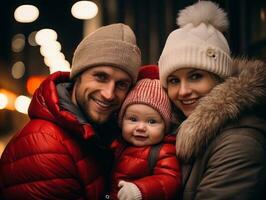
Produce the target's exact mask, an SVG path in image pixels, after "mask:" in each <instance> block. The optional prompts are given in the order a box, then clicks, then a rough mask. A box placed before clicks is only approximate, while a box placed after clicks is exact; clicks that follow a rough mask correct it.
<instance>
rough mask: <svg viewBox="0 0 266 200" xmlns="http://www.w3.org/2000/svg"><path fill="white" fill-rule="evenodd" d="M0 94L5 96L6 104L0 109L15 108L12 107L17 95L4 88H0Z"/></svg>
mask: <svg viewBox="0 0 266 200" xmlns="http://www.w3.org/2000/svg"><path fill="white" fill-rule="evenodd" d="M0 94H2V95H3V96H5V97H6V100H7V101H6V104H5V106H4V107H3V108H2V109H4V108H5V109H8V110H15V108H14V102H15V99H16V98H17V95H16V94H15V93H13V92H11V91H8V90H5V89H0Z"/></svg>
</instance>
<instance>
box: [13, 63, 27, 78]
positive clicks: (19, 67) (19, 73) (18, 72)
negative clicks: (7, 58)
mask: <svg viewBox="0 0 266 200" xmlns="http://www.w3.org/2000/svg"><path fill="white" fill-rule="evenodd" d="M11 74H12V76H13V78H15V79H20V78H22V77H23V76H24V74H25V65H24V63H23V62H21V61H18V62H16V63H15V64H14V65H13V66H12V69H11Z"/></svg>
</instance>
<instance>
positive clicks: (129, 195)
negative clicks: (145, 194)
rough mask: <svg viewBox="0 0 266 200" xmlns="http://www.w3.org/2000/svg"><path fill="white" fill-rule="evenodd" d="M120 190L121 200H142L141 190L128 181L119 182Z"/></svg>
mask: <svg viewBox="0 0 266 200" xmlns="http://www.w3.org/2000/svg"><path fill="white" fill-rule="evenodd" d="M118 187H120V190H119V192H118V194H117V197H118V199H119V200H141V199H142V197H141V193H140V190H139V188H138V187H137V186H136V185H135V184H134V183H130V182H126V181H119V183H118Z"/></svg>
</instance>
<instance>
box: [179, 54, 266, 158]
mask: <svg viewBox="0 0 266 200" xmlns="http://www.w3.org/2000/svg"><path fill="white" fill-rule="evenodd" d="M233 67H235V68H236V69H237V71H236V74H235V76H234V77H231V78H228V79H226V81H225V82H224V83H222V84H219V85H217V86H216V87H215V88H213V90H212V91H211V92H210V93H209V94H208V95H207V96H205V97H204V98H202V100H201V102H200V103H199V105H198V106H197V108H196V109H195V111H194V112H193V113H192V114H191V115H190V116H189V117H188V118H187V119H186V120H185V121H184V122H183V123H182V124H181V126H180V127H179V130H178V134H177V139H176V151H177V156H178V157H179V158H180V159H182V160H184V161H189V160H190V159H192V158H193V157H194V156H197V155H198V154H200V153H202V152H203V151H204V150H205V148H206V147H207V145H208V144H209V142H210V140H212V139H213V138H215V136H216V134H217V133H218V131H219V129H220V128H222V126H223V125H225V124H226V123H227V122H228V121H229V120H233V119H236V118H237V117H239V115H240V114H241V112H242V111H244V110H247V109H251V108H254V107H256V106H260V105H264V104H265V101H266V64H265V63H263V62H261V61H247V60H238V59H235V60H234V61H233Z"/></svg>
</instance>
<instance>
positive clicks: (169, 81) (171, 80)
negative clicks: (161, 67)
mask: <svg viewBox="0 0 266 200" xmlns="http://www.w3.org/2000/svg"><path fill="white" fill-rule="evenodd" d="M167 83H168V84H177V83H179V80H178V79H177V78H169V79H168V80H167Z"/></svg>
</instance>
